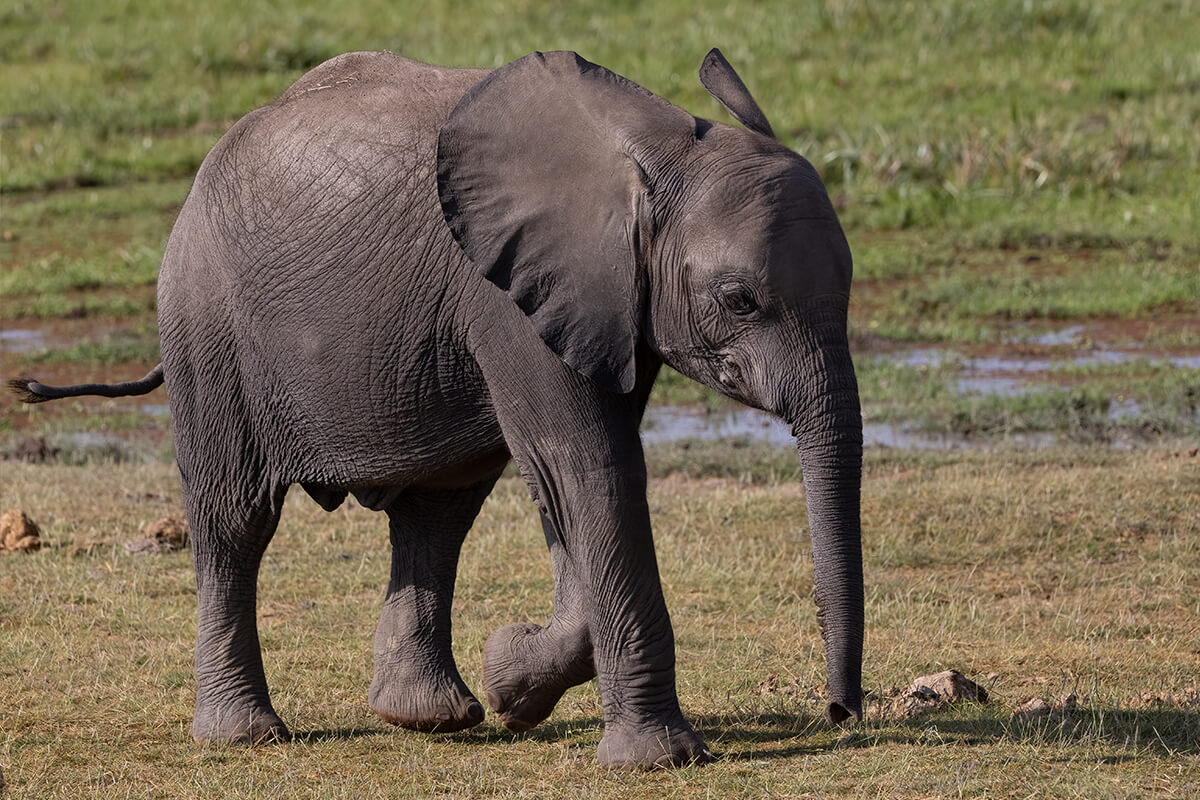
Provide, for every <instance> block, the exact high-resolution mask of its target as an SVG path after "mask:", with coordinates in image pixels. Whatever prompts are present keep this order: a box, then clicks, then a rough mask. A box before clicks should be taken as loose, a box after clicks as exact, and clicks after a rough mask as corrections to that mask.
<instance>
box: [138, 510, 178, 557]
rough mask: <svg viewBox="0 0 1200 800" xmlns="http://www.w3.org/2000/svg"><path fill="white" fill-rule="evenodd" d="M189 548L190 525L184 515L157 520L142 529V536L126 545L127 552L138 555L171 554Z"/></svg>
mask: <svg viewBox="0 0 1200 800" xmlns="http://www.w3.org/2000/svg"><path fill="white" fill-rule="evenodd" d="M187 546H188V523H187V518H186V517H184V516H183V514H172V515H171V516H169V517H163V518H162V519H156V520H154V521H153V522H151V523H148V524H147V525H146V527H144V528H142V536H141V538H140V539H135V540H133V541H129V542H126V543H125V552H127V553H132V554H136V555H144V554H148V553H170V552H173V551H175V550H183V549H184V548H185V547H187Z"/></svg>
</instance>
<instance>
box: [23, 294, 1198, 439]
mask: <svg viewBox="0 0 1200 800" xmlns="http://www.w3.org/2000/svg"><path fill="white" fill-rule="evenodd" d="M148 322H149V320H147V319H145V318H142V319H139V320H133V321H130V320H122V319H116V318H79V319H56V320H50V321H43V320H14V321H10V322H7V323H0V367H2V369H0V374H2V375H3V376H4V377H5V378H8V377H12V376H13V375H18V374H20V375H26V374H28V375H35V376H36V377H37V378H38V379H39V380H42V381H43V382H45V383H50V384H68V383H80V382H84V381H93V380H96V381H115V380H129V379H132V378H136V377H139V376H141V375H143V374H145V372H146V370H148V369H149V368H150V367H151V366H153V364H149V363H121V364H96V363H87V362H85V363H79V362H65V363H41V364H39V363H36V361H37V359H38V356H39V354H41V353H47V352H52V351H56V350H61V349H65V348H69V347H72V346H74V345H76V344H78V343H79V342H87V341H91V342H97V341H111V340H113V339H120V338H122V337H124V338H130V337H137V336H139V335H140V336H142V337H145V336H147V335H148V334H147V333H146V331H147V323H148ZM1162 323H1163V321H1162V320H1159V321H1158V324H1159V325H1160V328H1159V329H1158V330H1161V324H1162ZM1167 323H1168V324H1169V326H1170V327H1171V328H1172V329H1177V330H1179V331H1181V332H1182V334H1183V338H1184V339H1186V338H1188V337H1195V338H1200V315H1198V316H1183V315H1175V316H1174V317H1173V318H1171V319H1169V320H1167ZM1149 324H1151V321H1146V320H1132V321H1111V320H1105V321H1097V322H1087V323H1072V324H1062V325H1059V326H1056V327H1051V328H1049V329H1043V330H1040V331H1036V332H1029V333H1027V334H1020V333H1019V332H1016V331H1012V332H1009V333H1008V339H1009V340H1008V341H1007V342H1005V343H1000V344H994V345H960V344H954V345H941V344H939V345H935V346H909V347H902V346H899V345H897V344H896V343H891V342H860V343H859V344H858V348H857V349H858V351H859V352H856V354H855V358H856V361H857V363H858V364H859V365H860V368H861V367H862V366H863V365H867V366H870V365H876V364H884V365H894V366H900V367H904V368H908V369H914V370H936V371H938V372H939V374H944V375H946V376H947V380H948V381H949V385H950V386H951V387H952V388H953V390H954V391H955V392H957V393H958V394H960V395H976V396H986V395H994V396H999V397H1010V398H1012V397H1018V396H1021V395H1025V394H1029V393H1032V392H1045V391H1059V390H1061V391H1066V390H1069V389H1070V388H1072V387H1074V386H1077V385H1079V384H1080V383H1082V382H1085V381H1086V380H1087V375H1088V371H1089V370H1091V369H1096V368H1105V367H1113V366H1119V365H1134V366H1135V367H1136V365H1139V364H1144V365H1145V367H1146V369H1157V370H1162V369H1173V370H1188V371H1197V374H1198V375H1200V348H1187V347H1175V348H1171V347H1149V346H1143V345H1141V344H1140V343H1139V341H1138V339H1137V337H1138V335H1139V334H1142V335H1144V334H1145V333H1146V327H1147V326H1148V325H1149ZM139 331H140V333H139ZM1014 334H1015V335H1014ZM149 335H151V336H152V334H149ZM1134 372H1136V369H1135V370H1134ZM1131 374H1133V373H1131ZM1198 380H1200V378H1198ZM870 412H871V409H870V408H869V407H868V408H867V409H866V413H865V415H864V416H865V424H864V430H863V434H864V444H865V445H866V446H867V447H889V448H901V449H963V448H969V447H976V446H981V445H985V446H986V445H990V444H991V443H993V442H992V441H989V440H987V439H983V438H980V437H971V436H966V435H958V434H950V433H930V432H926V431H922V430H916V429H914V427H913V426H912V425H908V424H905V423H904V422H892V421H887V422H884V421H878V420H875V419H872V414H871V413H870ZM1140 412H1141V408H1140V406H1139V404H1138V402H1137V401H1135V400H1133V399H1130V398H1128V397H1123V396H1114V397H1113V399H1112V401H1111V402H1110V404H1109V407H1108V411H1107V418H1108V420H1109V421H1111V422H1112V423H1113V424H1114V426H1120V425H1121V423H1122V422H1125V421H1130V420H1134V419H1136V418H1137V417H1138V415H1139V413H1140ZM169 413H170V412H169V408H168V406H167V402H166V395H165V393H163V392H156V393H153V394H150V395H147V396H146V397H142V398H127V399H122V400H120V401H116V400H101V399H94V400H86V401H84V400H80V401H76V402H73V403H52V404H45V405H42V406H38V407H35V408H29V407H19V406H17V407H6V408H4V409H3V414H2V417H0V420H2V421H3V422H4V423H5V427H8V428H9V429H10V434H9V435H8V438H10V439H14V438H20V437H27V436H29V435H30V434H38V433H40V434H42V435H46V434H47V433H49V436H48V438H47V442H48V443H49V446H50V447H51V448H54V449H61V450H71V451H88V450H97V449H100V450H103V449H106V448H107V449H109V450H112V449H113V448H117V449H126V450H127V449H129V448H131V447H135V443H137V442H141V443H147V444H149V446H150V447H151V448H159V449H161V448H162V447H163V446H164V445H166V444H167V443H168V442H169V427H170V419H169ZM81 428H82V430H80V429H81ZM643 428H644V433H643V438H644V440H645V442H646V444H648V445H650V444H658V443H662V442H671V441H679V440H684V439H720V438H726V437H732V438H741V439H746V440H752V441H761V442H766V443H768V444H772V445H777V446H779V447H792V446H794V441H793V439H792V436H791V433H790V431H789V429H788V426H787V425H785V424H784V423H783V422H780V421H779V420H776V419H774V418H772V417H770V416H769V415H766V414H763V413H761V412H758V411H755V410H752V409H747V408H742V407H736V406H733V405H730V406H726V407H719V408H715V409H713V408H704V407H694V406H659V407H655V408H651V409H650V410H649V411H648V412H647V414H646V420H645V424H644V426H643ZM1005 440H1006V441H1007V442H1009V443H1013V444H1018V445H1023V446H1032V447H1044V446H1049V445H1052V444H1053V443H1054V442H1055V441H1056V437H1055V436H1054V435H1053V434H1049V433H1017V434H1010V435H1008V436H1006V437H1005ZM1112 441H1114V442H1115V443H1118V444H1120V443H1122V442H1128V441H1129V439H1128V438H1122V437H1121V436H1116V437H1113V439H1112ZM9 449H10V450H11V447H10V448H9Z"/></svg>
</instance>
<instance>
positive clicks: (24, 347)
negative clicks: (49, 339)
mask: <svg viewBox="0 0 1200 800" xmlns="http://www.w3.org/2000/svg"><path fill="white" fill-rule="evenodd" d="M45 346H46V335H45V334H44V333H43V332H42V331H34V330H25V329H23V328H9V329H7V330H0V353H30V352H32V351H34V350H40V349H41V348H43V347H45Z"/></svg>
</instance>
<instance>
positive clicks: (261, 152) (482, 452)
mask: <svg viewBox="0 0 1200 800" xmlns="http://www.w3.org/2000/svg"><path fill="white" fill-rule="evenodd" d="M700 80H701V83H702V84H703V85H704V86H705V88H706V89H707V90H708V91H709V93H710V94H712V95H713V96H714V97H715V98H716V99H717V101H719V103H720V104H721V105H722V106H723V107H724V108H725V109H726V110H727V111H728V112H729V113H730V114H731V116H732V117H734V118H735V119H736V120H737V121H739V122H740V123H741V126H735V125H729V124H725V123H721V122H712V121H708V120H705V119H700V118H697V117H695V116H693V115H692V114H690V113H688V112H687V111H684V110H683V109H681V108H679V107H677V106H675V105H673V104H671V103H669V102H668V101H666V100H664V99H663V98H661V97H659V96H657V95H655V94H653V93H651V92H649V91H647V90H646V89H643V88H642V87H640V86H639V85H637V84H635V83H633V82H632V81H630V80H628V79H626V78H624V77H621V76H619V75H617V74H615V73H613V72H611V71H609V70H608V69H605V68H604V67H601V66H598V65H596V64H593V63H591V62H588V61H586V60H584V59H583V58H581V57H580V56H578V55H577V54H575V53H573V52H566V51H558V52H545V53H541V52H534V53H531V54H529V55H527V56H525V57H523V58H519V59H517V60H515V61H512V62H510V63H508V64H506V65H504V66H502V67H500V68H497V69H494V70H484V69H460V68H445V67H439V66H432V65H428V64H424V63H420V62H417V61H412V60H408V59H405V58H402V57H400V56H398V55H394V54H391V53H366V52H359V53H348V54H345V55H341V56H338V57H336V58H333V59H332V60H330V61H327V62H325V63H324V64H321V65H320V66H317V67H315V68H314V69H312V70H311V71H309V72H308V73H307V74H305V75H304V76H302V77H301V78H300V79H299V80H298V81H297V82H296V83H295V84H294V85H292V86H291V87H290V88H289V89H287V90H286V91H285V92H284V93H283V94H282V95H281V96H280V97H279V98H278V99H277V100H276V101H274V102H273V103H271V104H269V105H267V106H264V107H262V108H259V109H257V110H255V111H252V112H250V113H249V114H248V115H247V116H245V117H244V118H242V119H241V120H240V121H238V122H237V123H235V124H234V125H233V126H232V127H231V128H230V129H229V130H228V132H226V133H225V135H224V136H223V137H222V138H221V139H220V141H218V142H217V144H216V145H215V146H214V147H213V149H212V151H211V152H210V153H209V155H208V156H207V158H206V159H205V160H204V162H203V163H202V165H201V167H200V168H199V171H198V173H197V175H196V178H195V181H194V183H193V185H192V187H191V190H190V192H189V194H188V196H187V199H186V201H185V203H184V205H183V207H182V209H181V211H180V213H179V216H178V219H177V221H176V223H175V226H174V228H173V229H172V232H171V234H170V237H169V239H168V240H167V244H166V246H165V249H164V255H163V260H162V267H161V271H160V275H159V281H158V295H157V297H158V328H159V337H160V342H161V364H160V365H159V366H157V367H156V368H155V369H154V370H153V371H152V372H151V373H150V374H148V375H147V376H146V377H145V378H143V379H141V380H138V381H131V382H128V383H120V384H88V385H80V386H71V387H50V386H46V385H44V384H41V383H39V382H37V381H36V380H33V379H30V378H21V379H18V380H14V381H11V385H12V388H13V389H14V390H15V391H16V392H17V393H18V394H20V395H21V397H22V399H23V400H25V401H26V402H41V401H44V400H49V399H54V398H57V397H65V396H75V395H81V394H102V395H108V396H121V395H132V394H142V393H146V392H149V391H152V390H153V389H155V388H157V387H158V386H160V385H162V384H163V383H165V384H166V386H167V389H168V394H169V402H170V409H171V415H172V418H173V421H174V434H175V445H176V459H177V462H178V468H179V474H180V478H181V484H182V496H183V501H184V506H185V509H186V512H187V517H188V521H189V523H190V526H191V547H192V556H193V560H194V563H195V570H196V592H197V601H198V619H197V631H196V644H195V676H196V705H195V715H194V718H193V723H192V734H193V736H194V738H195V739H197V740H198V741H215V742H250V743H258V742H263V741H269V740H280V739H287V738H288V736H289V732H288V728H287V726H286V725H285V724H284V722H283V721H282V720H281V719H280V717H279V715H278V714H277V713H276V712H275V709H274V708H273V706H272V704H271V699H270V696H269V693H268V687H267V682H266V678H265V675H264V671H263V661H262V653H261V649H260V645H259V639H258V632H257V627H256V611H255V604H256V590H257V579H258V570H259V563H260V559H261V558H262V556H263V553H264V550H265V549H266V547H267V545H268V543H269V542H270V540H271V537H272V535H273V533H274V531H275V528H276V525H277V523H278V520H279V515H280V509H281V506H282V504H283V500H284V496H285V494H286V493H287V491H288V489H289V488H290V487H291V486H292V485H294V484H299V485H300V486H301V487H303V488H304V490H305V491H306V492H307V493H308V494H309V495H311V497H312V498H313V499H315V500H316V502H318V503H319V504H320V505H321V506H323V507H324V508H325V509H327V510H332V509H334V508H336V507H337V506H338V505H339V504H340V503H341V502H342V501H343V500H344V499H345V498H346V497H347V495H348V494H352V495H354V497H355V498H356V500H357V501H358V502H359V503H361V504H362V505H363V506H366V507H368V508H371V509H374V510H382V511H384V512H386V514H387V516H388V520H389V531H390V539H391V546H392V548H391V559H392V560H391V576H390V580H389V584H388V588H387V594H386V599H385V601H384V605H383V610H382V613H381V616H380V620H379V624H378V629H377V633H376V637H375V644H374V660H375V666H374V670H375V672H374V678H373V680H372V683H371V686H370V689H369V694H368V699H369V704H370V707H371V708H372V709H373V710H374V711H375V712H376V713H377V714H378V715H379V716H380V717H382V718H383V719H384V720H386V721H388V722H391V723H395V724H398V725H402V726H406V727H409V728H412V729H416V730H423V731H451V730H459V729H463V728H467V727H470V726H472V725H475V724H478V723H479V722H480V721H481V720H482V719H483V717H484V710H483V706H482V704H481V703H480V702H479V701H478V700H477V699H476V698H475V697H474V696H473V695H472V693H471V692H470V691H469V690H468V688H467V687H466V685H465V684H464V682H463V680H462V678H461V676H460V674H459V671H458V668H457V666H456V665H455V662H454V659H453V657H452V655H451V651H450V641H451V640H450V635H451V631H450V622H451V620H450V610H451V601H452V597H453V590H454V580H455V573H456V570H457V564H458V557H459V550H460V547H461V545H462V543H463V540H464V538H465V536H466V535H467V532H468V530H469V528H470V527H471V525H472V522H473V520H474V518H475V516H476V514H477V512H478V511H479V509H480V507H481V505H482V503H483V501H484V499H485V498H486V497H487V495H488V493H489V492H490V491H491V489H492V487H493V485H494V484H495V482H496V481H497V479H498V477H499V476H500V474H501V472H502V470H503V469H504V468H505V466H506V465H507V464H508V462H509V461H510V460H512V461H515V463H516V465H517V468H518V471H519V473H520V475H521V476H522V478H523V479H524V481H525V483H526V484H527V486H528V489H529V493H530V495H531V497H532V498H533V500H534V502H535V503H536V505H537V508H538V510H539V512H540V514H541V522H542V528H543V532H544V535H545V537H546V541H547V543H548V546H549V549H550V555H551V560H552V562H553V567H554V578H555V590H554V592H555V594H554V611H553V614H552V617H551V619H550V620H549V621H548V623H547V624H546V625H545V626H544V627H543V626H539V625H535V624H532V623H528V622H526V623H517V624H514V625H509V626H507V627H504V628H501V629H500V630H498V631H496V632H495V633H493V634H492V635H491V636H490V637H489V638H488V641H487V643H486V645H485V648H484V671H483V676H484V677H483V683H484V693H485V699H486V701H487V702H488V704H489V705H490V706H491V708H492V709H493V710H494V711H496V712H497V713H498V714H499V717H500V720H501V722H502V723H503V724H505V725H506V726H508V727H509V728H511V729H512V730H515V731H521V730H525V729H528V728H529V727H532V726H533V725H536V724H537V723H538V722H540V721H542V720H544V719H545V718H546V717H547V716H548V715H549V713H550V711H551V709H552V708H553V707H554V704H555V703H556V702H557V700H558V699H559V698H560V697H561V696H562V694H563V692H564V691H566V689H567V688H569V687H570V686H573V685H576V684H579V683H582V682H584V681H587V680H590V679H591V678H593V677H598V679H599V691H600V696H601V703H602V707H603V718H604V733H603V736H602V738H601V741H600V743H599V747H598V751H597V757H598V759H599V761H600V762H601V763H603V764H606V765H609V766H612V767H631V768H652V767H664V766H677V765H683V764H689V763H703V762H705V761H708V760H709V759H710V758H711V753H710V751H709V750H708V748H707V747H706V745H705V743H704V741H703V740H702V739H701V737H700V736H699V735H698V734H697V733H696V732H695V731H694V730H693V728H692V727H691V725H690V724H689V723H688V722H687V720H686V719H685V717H684V715H683V713H682V711H681V709H680V705H679V700H678V697H677V694H676V689H675V645H674V635H673V632H672V628H671V622H670V618H669V615H668V611H667V608H666V604H665V601H664V598H663V591H662V587H661V583H660V578H659V574H658V568H657V565H656V561H655V552H654V545H653V540H652V534H651V526H650V517H649V510H648V505H647V500H646V487H647V476H646V466H645V460H644V455H643V451H642V445H641V440H640V438H639V431H638V428H639V424H640V421H641V417H642V413H643V411H644V409H645V406H646V402H647V398H648V396H649V394H650V390H651V387H652V386H653V384H654V381H655V378H656V376H657V374H658V372H659V370H660V368H661V367H662V366H663V365H664V364H666V365H669V366H670V367H672V368H674V369H675V370H677V371H679V372H681V373H683V374H684V375H685V376H688V377H689V378H691V379H693V380H696V381H699V382H700V383H702V384H704V385H706V386H709V387H711V388H713V389H715V390H716V391H718V392H720V393H722V394H724V395H726V396H728V397H730V398H733V399H734V400H737V401H740V402H741V403H744V404H747V405H749V406H752V407H755V408H758V409H762V410H764V411H767V412H769V413H771V414H774V415H776V416H777V417H779V418H781V419H783V420H785V421H786V422H787V423H789V424H790V425H791V427H792V432H793V435H794V436H795V439H796V446H797V450H798V453H799V457H800V461H801V468H802V473H803V482H804V486H805V490H806V498H807V501H806V502H807V512H808V518H809V522H810V528H811V532H812V544H813V563H814V586H815V591H814V594H815V600H816V604H817V608H818V619H819V620H820V623H821V635H822V638H823V642H824V646H825V653H826V663H827V669H828V678H829V681H828V705H827V708H826V717H827V719H828V720H829V721H830V722H832V723H838V722H842V721H844V720H846V719H848V718H850V717H854V718H856V719H861V715H862V688H861V673H862V639H863V627H864V612H863V602H864V601H863V574H862V554H861V530H860V512H859V504H860V487H861V473H862V418H861V411H860V407H859V399H858V389H857V383H856V379H855V373H854V367H853V363H852V361H851V356H850V349H849V344H848V338H847V332H846V324H847V307H848V302H849V294H850V281H851V273H852V259H851V253H850V248H849V245H848V243H847V241H846V237H845V235H844V233H843V230H842V227H841V225H840V222H839V220H838V217H837V214H836V213H835V210H834V208H833V205H832V203H831V202H830V199H829V196H828V194H827V192H826V190H825V187H824V185H823V184H822V182H821V179H820V177H819V175H818V173H817V171H816V170H815V169H814V168H813V166H812V165H811V164H810V163H809V162H808V161H806V160H805V159H804V158H803V157H801V156H800V155H798V154H796V153H795V152H793V151H791V150H790V149H788V148H787V147H785V146H784V145H783V144H781V143H780V142H779V141H778V140H777V139H776V137H775V135H774V132H773V130H772V128H771V125H770V123H769V122H768V121H767V119H766V117H765V116H764V114H763V112H762V111H761V109H760V108H759V106H758V104H757V103H756V102H755V100H754V98H753V97H752V96H751V94H750V92H749V91H748V90H747V88H746V86H745V84H744V83H743V82H742V80H741V78H740V77H739V76H738V75H737V73H736V72H735V71H734V69H733V67H732V66H730V64H729V63H728V61H726V60H725V58H724V57H723V56H722V55H721V53H720V51H718V50H716V49H713V50H712V51H711V52H710V53H709V54H708V55H707V56H706V57H705V59H704V61H703V63H702V66H701V69H700Z"/></svg>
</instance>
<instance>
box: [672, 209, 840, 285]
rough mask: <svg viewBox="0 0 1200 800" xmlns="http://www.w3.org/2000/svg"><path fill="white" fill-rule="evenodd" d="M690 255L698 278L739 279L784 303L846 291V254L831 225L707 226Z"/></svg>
mask: <svg viewBox="0 0 1200 800" xmlns="http://www.w3.org/2000/svg"><path fill="white" fill-rule="evenodd" d="M689 250H691V258H690V259H689V260H690V262H691V263H692V265H693V268H695V269H697V271H698V272H699V273H700V275H701V276H705V277H707V278H708V279H715V278H719V277H720V276H721V275H723V274H726V273H730V272H733V273H738V274H741V275H742V276H743V277H745V278H746V279H748V280H750V281H751V282H753V283H755V284H757V285H760V286H762V287H764V288H765V289H767V290H768V291H769V292H770V293H771V294H772V295H774V296H777V297H779V298H780V299H782V300H783V301H784V302H792V301H800V300H803V299H804V298H806V297H811V296H813V295H818V294H848V293H849V291H850V274H851V268H852V261H851V256H850V248H849V245H848V244H847V243H846V237H845V235H844V234H843V233H842V229H841V226H840V225H839V224H838V222H837V220H836V219H821V218H799V219H795V218H794V219H791V220H788V221H786V222H779V223H778V224H759V225H755V224H750V223H749V222H748V221H745V220H743V221H742V222H740V223H739V224H737V225H734V226H731V227H724V228H723V227H722V226H712V227H710V228H708V229H707V230H705V231H704V232H702V233H699V234H698V235H697V236H696V237H695V239H694V240H693V242H692V243H691V247H689Z"/></svg>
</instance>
